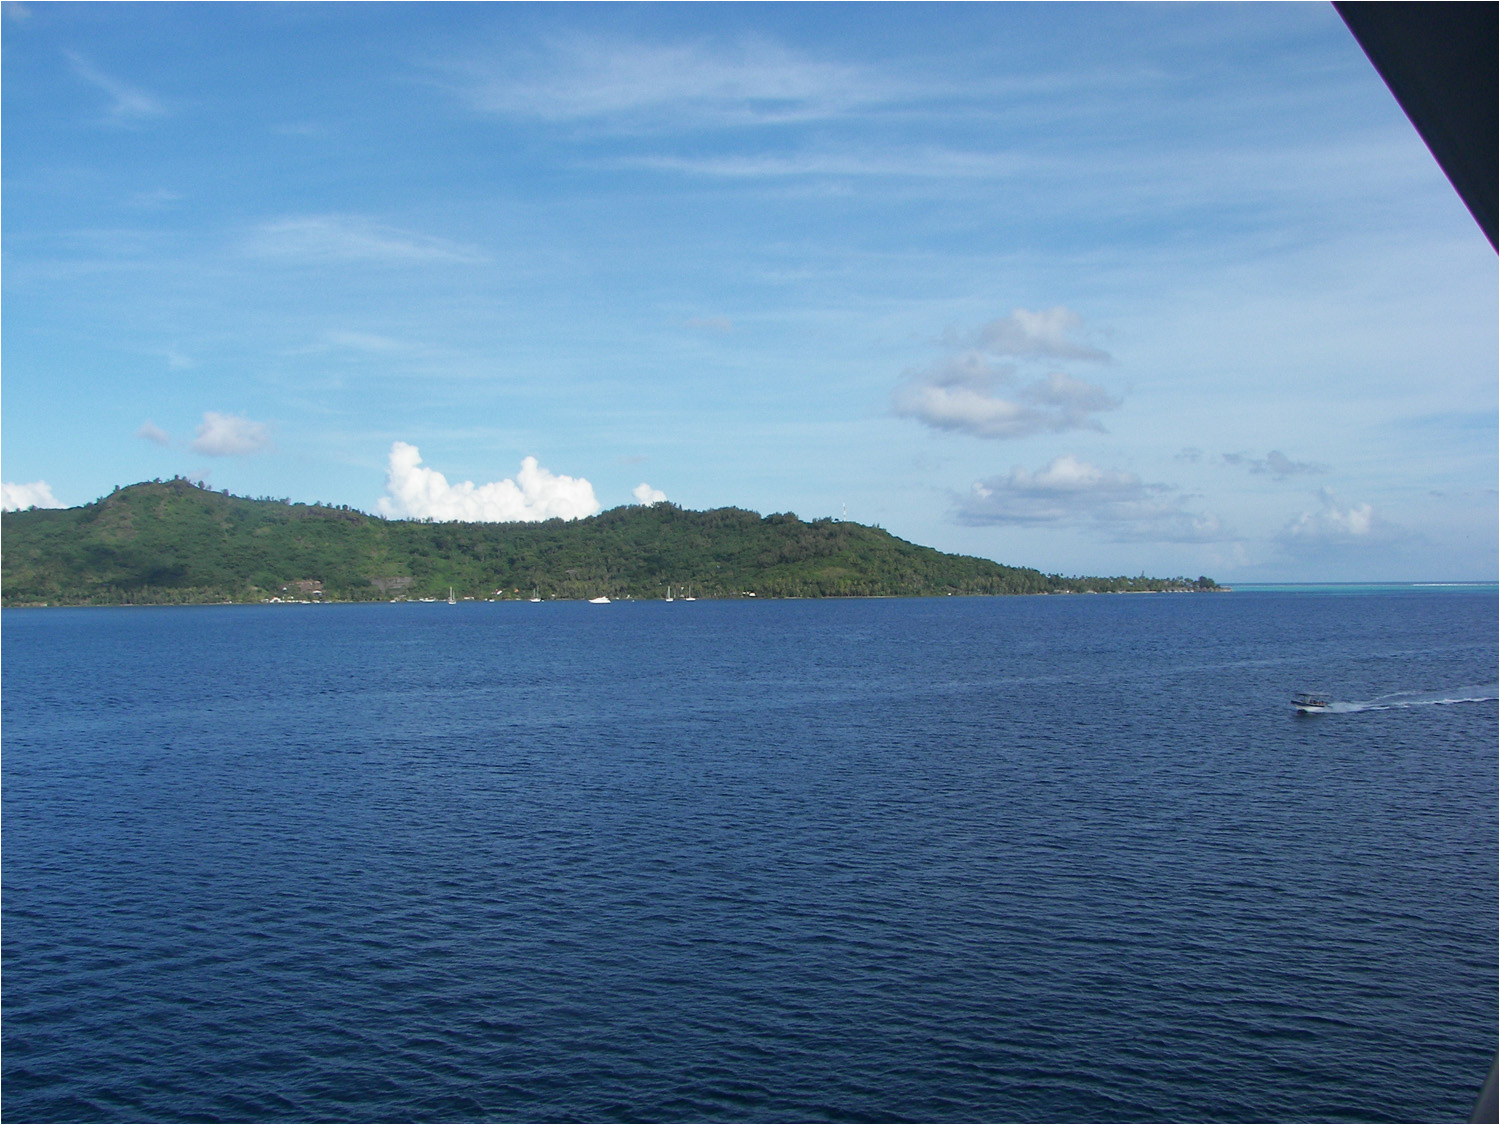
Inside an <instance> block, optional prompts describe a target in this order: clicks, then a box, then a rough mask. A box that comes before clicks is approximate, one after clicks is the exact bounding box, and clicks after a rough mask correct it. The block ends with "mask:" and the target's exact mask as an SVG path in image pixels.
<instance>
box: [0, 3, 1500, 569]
mask: <svg viewBox="0 0 1500 1125" xmlns="http://www.w3.org/2000/svg"><path fill="white" fill-rule="evenodd" d="M0 49H3V52H4V55H3V62H4V68H5V83H4V88H3V97H4V108H3V113H4V122H3V123H4V129H3V142H0V143H3V158H4V172H5V182H4V200H3V202H4V210H3V234H4V252H5V269H4V277H3V284H4V314H5V315H4V341H3V342H4V360H5V366H4V382H3V396H4V397H3V406H4V413H3V439H4V440H3V446H0V452H3V466H0V468H3V478H4V481H5V482H6V500H7V502H8V503H9V504H12V505H14V504H17V503H29V502H37V501H40V502H43V503H47V502H49V500H50V501H55V502H56V503H60V504H66V505H71V504H79V503H86V502H89V501H91V500H94V499H95V498H97V497H99V496H101V495H103V494H105V493H107V492H108V491H109V490H110V489H111V488H112V487H114V486H115V485H117V484H118V485H124V484H129V483H132V482H134V481H138V480H143V479H150V478H153V477H169V476H172V475H174V474H183V475H187V476H191V477H194V478H199V479H204V480H206V481H207V482H208V483H209V484H210V485H211V486H212V487H214V488H227V489H229V490H230V491H231V492H234V493H238V494H242V495H252V496H262V495H267V496H287V497H290V498H292V499H296V500H306V501H312V500H323V501H328V502H331V503H341V504H350V505H353V506H355V507H358V508H361V509H364V510H367V511H372V512H373V511H382V512H386V513H389V514H394V515H417V516H423V515H432V516H434V517H435V518H517V517H541V516H545V515H553V514H556V515H564V516H575V515H581V514H587V513H588V512H589V511H592V510H595V509H596V508H598V507H600V506H602V507H605V508H608V507H614V506H617V505H620V504H629V503H638V502H643V501H644V502H650V501H652V500H654V499H660V498H662V497H663V496H664V497H666V498H668V499H670V500H672V501H673V502H675V503H679V504H682V505H684V506H686V507H690V508H708V507H718V506H722V505H729V504H733V505H739V506H741V507H747V508H752V509H755V510H758V511H761V512H773V511H793V512H796V513H797V514H799V515H801V516H803V517H804V518H813V517H817V516H825V515H834V516H837V515H839V514H840V513H841V512H842V511H844V510H845V508H847V513H848V517H849V518H850V519H853V520H858V521H860V522H862V523H871V524H879V525H880V526H882V527H885V528H886V529H888V530H890V531H892V532H894V533H895V534H897V535H900V536H902V537H903V538H906V539H910V540H913V541H916V542H919V543H924V544H928V545H931V546H935V547H938V548H941V549H943V550H949V551H961V552H965V553H970V554H976V555H981V556H985V557H989V558H994V559H998V560H1000V561H1002V562H1008V563H1017V564H1025V565H1034V566H1039V567H1042V568H1043V569H1045V570H1049V571H1062V572H1065V573H1079V572H1083V573H1138V572H1141V571H1145V572H1148V573H1152V574H1179V573H1185V574H1189V575H1197V574H1199V573H1208V574H1211V575H1213V576H1215V577H1216V578H1219V579H1220V580H1221V581H1242V582H1250V581H1256V580H1262V581H1278V580H1326V581H1342V580H1362V579H1371V580H1376V579H1406V578H1411V579H1430V580H1464V579H1494V578H1495V577H1496V572H1497V549H1496V543H1497V519H1496V512H1497V495H1496V480H1497V452H1496V450H1497V433H1496V419H1497V402H1496V397H1497V380H1496V369H1497V328H1496V312H1495V310H1496V304H1497V297H1500V294H1497V271H1496V259H1495V255H1494V254H1493V252H1492V251H1491V250H1490V248H1489V246H1488V244H1487V243H1486V241H1485V239H1484V237H1483V235H1482V234H1480V232H1479V231H1478V229H1477V228H1476V227H1475V226H1474V224H1473V222H1472V220H1471V219H1470V218H1469V216H1468V213H1467V212H1466V211H1465V210H1464V208H1463V205H1462V203H1461V202H1460V201H1459V200H1458V199H1457V197H1456V196H1455V195H1454V193H1453V192H1452V190H1451V189H1450V187H1449V186H1448V184H1447V181H1446V180H1445V179H1444V178H1443V175H1442V173H1441V171H1440V170H1439V169H1438V168H1437V166H1436V165H1435V163H1434V162H1433V161H1432V159H1431V157H1430V156H1429V155H1428V153H1427V151H1426V149H1425V148H1424V147H1423V145H1422V143H1421V141H1420V139H1419V138H1418V137H1417V135H1416V133H1415V131H1414V130H1413V129H1412V128H1411V126H1410V125H1409V123H1408V122H1407V121H1406V119H1405V117H1404V116H1403V115H1402V113H1401V111H1400V109H1399V107H1398V106H1397V105H1396V103H1395V101H1394V99H1393V98H1392V97H1391V95H1390V94H1389V92H1388V91H1387V90H1386V89H1385V87H1384V86H1383V84H1382V83H1381V82H1380V80H1379V78H1378V77H1377V76H1376V74H1375V72H1374V71H1373V69H1372V68H1371V67H1370V65H1369V63H1368V61H1367V60H1366V59H1365V58H1364V56H1363V54H1362V53H1361V52H1360V51H1359V48H1358V46H1357V45H1356V44H1355V42H1354V40H1353V39H1352V37H1351V36H1350V35H1349V34H1348V32H1347V31H1346V30H1345V28H1344V26H1343V25H1342V23H1341V22H1340V21H1339V19H1338V17H1337V15H1336V14H1335V12H1334V11H1333V9H1332V7H1331V6H1327V5H1321V4H1273V5H1264V6H1240V5H1230V4H1214V5H1207V6H1193V5H1179V4H1173V5H1166V6H1147V5H1126V6H1114V5H1095V4H1090V5H1080V6H1072V5H1061V4H1059V5H1052V4H1047V5H1035V6H1033V5H987V4H965V5H956V6H946V5H899V4H881V5H874V6H864V5H855V4H839V5H828V6H824V5H773V6H755V5H747V6H741V5H729V4H714V5H704V6H699V5H692V4H674V5H664V6H652V5H628V6H618V7H616V6H594V5H586V4H576V5H559V6H553V5H545V6H544V5H536V6H533V5H518V4H502V5H493V6H492V5H484V4H461V5H442V4H420V5H410V6H408V5H395V4H387V5H369V6H366V5H360V4H340V5H331V6H320V5H310V4H307V5H304V4H296V5H275V6H271V5H250V6H240V5H230V4H213V5H192V4H180V5H178V4H171V5H123V4H99V5H76V6H75V5H64V4H59V5H54V4H35V5H23V6H14V5H12V6H8V7H7V10H6V13H5V20H4V24H3V41H0ZM466 484H467V485H468V487H465V486H466Z"/></svg>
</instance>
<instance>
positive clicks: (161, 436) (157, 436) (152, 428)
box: [135, 421, 172, 445]
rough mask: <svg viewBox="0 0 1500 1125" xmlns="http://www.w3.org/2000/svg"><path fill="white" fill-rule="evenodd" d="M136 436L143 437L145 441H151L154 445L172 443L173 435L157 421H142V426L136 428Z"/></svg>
mask: <svg viewBox="0 0 1500 1125" xmlns="http://www.w3.org/2000/svg"><path fill="white" fill-rule="evenodd" d="M135 436H136V437H138V438H142V439H144V440H145V441H149V442H151V443H152V444H153V445H171V444H172V438H171V435H169V434H168V433H167V431H166V430H164V429H162V428H161V427H160V426H158V425H157V424H156V423H155V422H150V421H147V422H142V423H141V428H140V429H138V430H136V432H135Z"/></svg>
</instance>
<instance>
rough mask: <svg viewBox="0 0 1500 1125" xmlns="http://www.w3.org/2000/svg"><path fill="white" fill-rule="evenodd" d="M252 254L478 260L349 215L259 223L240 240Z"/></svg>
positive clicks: (439, 242)
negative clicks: (246, 236)
mask: <svg viewBox="0 0 1500 1125" xmlns="http://www.w3.org/2000/svg"><path fill="white" fill-rule="evenodd" d="M245 250H246V252H247V253H249V254H251V255H252V256H254V257H262V258H291V259H300V260H302V261H306V262H312V263H325V262H389V263H420V262H480V261H483V260H484V256H483V255H482V254H480V253H479V252H478V251H476V250H474V249H472V248H470V247H466V246H460V245H458V244H457V243H454V242H449V241H447V240H446V239H441V238H431V237H429V236H427V235H423V234H416V233H414V232H412V231H405V230H399V229H397V228H395V227H388V226H382V225H381V224H379V223H373V222H370V221H369V220H368V219H364V218H360V217H358V216H352V215H309V216H300V217H293V218H286V219H278V220H276V221H274V222H269V223H263V224H262V225H261V226H260V227H258V228H257V229H256V230H255V232H254V233H253V234H252V235H251V236H250V238H249V240H248V241H247V242H246V243H245Z"/></svg>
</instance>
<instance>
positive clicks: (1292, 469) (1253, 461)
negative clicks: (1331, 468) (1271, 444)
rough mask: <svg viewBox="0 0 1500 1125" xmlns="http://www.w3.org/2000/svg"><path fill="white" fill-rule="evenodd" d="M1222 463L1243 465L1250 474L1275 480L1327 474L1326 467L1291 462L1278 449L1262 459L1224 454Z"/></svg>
mask: <svg viewBox="0 0 1500 1125" xmlns="http://www.w3.org/2000/svg"><path fill="white" fill-rule="evenodd" d="M1224 463H1225V464H1226V465H1243V466H1244V467H1245V468H1247V469H1249V470H1250V471H1251V472H1252V473H1262V474H1265V475H1267V476H1270V477H1273V478H1275V479H1276V480H1286V478H1287V477H1297V476H1305V475H1308V474H1316V473H1326V472H1328V466H1327V465H1324V464H1320V463H1319V462H1316V461H1293V460H1292V459H1291V458H1290V457H1288V456H1287V455H1286V454H1285V453H1283V452H1281V450H1279V449H1273V450H1271V452H1269V453H1267V454H1266V455H1265V456H1264V457H1252V456H1251V455H1250V454H1248V453H1226V454H1224Z"/></svg>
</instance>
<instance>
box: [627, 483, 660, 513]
mask: <svg viewBox="0 0 1500 1125" xmlns="http://www.w3.org/2000/svg"><path fill="white" fill-rule="evenodd" d="M630 495H632V496H634V497H635V499H636V502H637V503H638V504H644V505H646V507H648V508H649V507H650V506H651V505H652V504H660V503H661V502H662V501H663V500H665V499H666V498H667V494H666V493H665V492H663V491H662V490H661V489H659V488H652V487H651V486H650V485H649V484H647V483H646V482H645V481H641V483H640V484H638V485H636V486H635V488H634V489H633V490H631V493H630Z"/></svg>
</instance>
